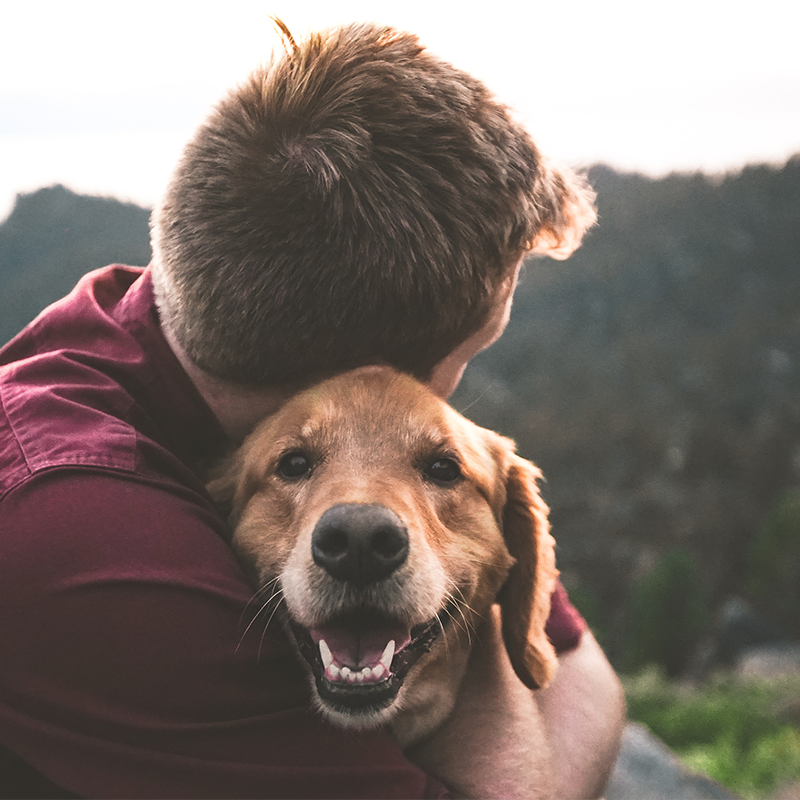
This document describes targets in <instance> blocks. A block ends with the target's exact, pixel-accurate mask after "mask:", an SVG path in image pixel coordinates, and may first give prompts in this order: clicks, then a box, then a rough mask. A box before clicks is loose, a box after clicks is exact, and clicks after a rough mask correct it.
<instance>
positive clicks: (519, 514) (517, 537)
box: [498, 454, 558, 689]
mask: <svg viewBox="0 0 800 800" xmlns="http://www.w3.org/2000/svg"><path fill="white" fill-rule="evenodd" d="M541 476H542V474H541V472H540V471H539V469H538V468H537V467H535V466H534V465H533V464H531V463H530V461H525V460H524V459H522V458H520V457H519V456H517V455H515V454H509V462H508V472H507V477H506V503H505V507H504V508H503V520H502V522H503V534H504V536H505V540H506V547H508V551H509V552H510V553H511V555H512V556H513V557H514V559H515V564H514V565H513V566H512V567H511V570H510V572H509V573H508V578H507V580H506V583H505V585H504V586H503V588H502V590H501V591H500V595H499V597H498V600H499V602H500V606H501V608H502V611H503V639H504V640H505V644H506V649H507V650H508V655H509V658H510V659H511V665H512V666H513V667H514V671H515V672H516V673H517V676H518V677H519V679H520V680H521V681H522V682H523V683H524V684H525V685H526V686H527V687H528V688H530V689H539V688H544V687H545V686H546V685H547V684H548V683H549V682H550V680H551V679H552V677H553V675H554V673H555V670H556V667H557V663H558V662H557V658H556V654H555V651H554V650H553V646H552V645H551V644H550V640H549V639H548V638H547V635H546V634H545V625H546V623H547V619H548V617H549V616H550V597H551V595H552V594H553V590H554V589H555V585H556V578H557V577H558V570H557V569H556V563H555V541H554V539H553V537H552V536H551V535H550V525H549V523H548V521H547V514H548V510H549V509H548V508H547V506H546V505H545V502H544V500H542V498H541V495H540V494H539V489H538V485H537V481H538V480H539V479H540V478H541Z"/></svg>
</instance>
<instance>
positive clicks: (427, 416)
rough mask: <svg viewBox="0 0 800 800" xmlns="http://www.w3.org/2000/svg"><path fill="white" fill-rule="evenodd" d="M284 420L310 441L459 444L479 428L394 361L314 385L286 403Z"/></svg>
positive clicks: (285, 428) (375, 445) (286, 426)
mask: <svg viewBox="0 0 800 800" xmlns="http://www.w3.org/2000/svg"><path fill="white" fill-rule="evenodd" d="M278 424H279V427H280V428H281V429H282V430H283V431H293V432H294V433H295V435H297V436H298V437H299V438H301V439H303V440H305V441H309V442H319V443H321V444H324V443H335V442H341V441H342V440H343V439H347V440H348V441H349V442H350V443H355V442H362V443H364V444H365V445H370V446H371V447H373V448H378V447H379V446H380V445H394V446H399V447H410V446H414V445H415V444H417V445H419V444H430V445H437V444H440V445H443V446H444V445H446V444H448V443H451V444H453V445H455V443H464V441H465V439H466V438H467V437H468V436H469V438H471V439H474V438H475V434H474V433H471V429H472V428H475V430H476V431H477V430H479V429H477V428H476V427H475V426H474V425H472V424H471V423H469V422H468V421H467V420H466V419H464V418H463V417H461V416H460V415H459V414H457V413H456V412H455V411H453V409H451V408H450V407H449V406H448V405H447V403H445V402H444V401H443V400H441V399H440V398H438V397H437V396H436V395H434V394H433V393H432V392H430V391H429V390H428V389H427V388H426V387H425V386H423V385H422V384H421V383H419V382H418V381H416V380H415V379H413V378H411V377H409V376H407V375H404V374H402V373H399V372H397V371H395V370H393V369H390V368H388V367H367V368H361V369H358V370H354V371H352V372H349V373H345V374H343V375H340V376H337V377H335V378H331V379H329V380H327V381H325V382H323V383H320V384H318V385H317V386H315V387H312V388H311V389H309V390H307V391H305V392H303V393H302V394H300V395H298V396H297V397H296V398H295V399H294V400H292V401H290V402H289V403H288V404H287V405H286V406H285V407H284V409H283V410H282V414H281V419H280V420H279V421H278Z"/></svg>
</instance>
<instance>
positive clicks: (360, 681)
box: [291, 504, 441, 715]
mask: <svg viewBox="0 0 800 800" xmlns="http://www.w3.org/2000/svg"><path fill="white" fill-rule="evenodd" d="M408 552H409V539H408V532H407V530H406V527H405V525H403V523H402V522H401V520H400V519H399V518H398V517H397V515H396V514H395V513H394V512H393V511H391V510H390V509H388V508H386V507H384V506H380V505H366V504H365V505H359V504H342V505H336V506H333V507H332V508H330V509H328V510H327V511H326V512H325V513H324V514H323V515H322V516H321V517H320V519H319V521H318V522H317V524H316V526H315V528H314V531H313V534H312V541H311V554H312V557H313V560H314V563H315V564H316V565H317V566H318V567H320V568H321V569H322V570H324V572H326V573H327V575H328V576H330V578H333V579H334V581H336V582H337V583H341V584H343V585H346V586H347V587H348V588H351V589H352V590H354V591H353V594H354V595H355V596H357V595H358V593H360V592H361V591H363V590H364V589H368V588H373V587H374V586H375V585H377V584H379V583H380V582H381V581H383V580H386V579H387V578H390V577H391V576H392V575H393V574H394V573H395V572H396V571H397V570H398V569H399V568H400V567H402V565H403V564H405V562H406V560H407V558H408ZM291 628H292V632H293V633H294V636H295V640H296V641H297V644H298V647H299V649H300V652H301V653H302V655H303V656H304V658H305V659H306V661H308V663H309V664H310V665H311V669H312V671H313V673H314V677H315V681H316V687H317V692H318V693H319V696H320V699H321V700H322V701H323V702H324V703H325V704H326V705H328V706H329V707H331V708H333V709H335V710H337V711H339V712H342V713H345V714H349V715H358V714H369V713H371V712H375V711H380V710H382V709H384V708H386V707H388V706H389V705H391V703H392V702H393V701H394V699H395V698H396V696H397V693H398V692H399V690H400V687H401V686H402V685H403V681H404V679H405V677H406V675H407V674H408V671H409V670H410V669H411V667H412V666H413V665H414V664H415V663H416V662H417V661H418V660H419V659H420V657H421V656H422V655H424V654H425V653H426V652H428V651H429V650H430V648H431V645H432V643H433V641H434V639H435V638H436V636H437V635H438V633H439V631H440V629H441V624H440V622H439V619H438V618H434V619H433V620H430V621H429V622H426V623H424V624H422V625H417V626H414V627H413V628H409V627H408V625H406V624H404V623H402V622H399V621H398V620H396V619H391V618H388V617H387V616H386V615H385V614H384V613H381V612H379V611H377V610H375V609H373V608H370V607H369V605H367V604H364V605H362V606H358V607H356V608H355V610H349V611H347V612H345V613H338V614H334V615H333V616H332V617H331V618H330V619H328V620H326V621H325V622H324V623H322V624H320V625H317V626H315V627H312V628H305V627H303V626H301V625H299V624H297V623H296V622H294V621H292V622H291Z"/></svg>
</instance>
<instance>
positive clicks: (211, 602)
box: [0, 469, 443, 798]
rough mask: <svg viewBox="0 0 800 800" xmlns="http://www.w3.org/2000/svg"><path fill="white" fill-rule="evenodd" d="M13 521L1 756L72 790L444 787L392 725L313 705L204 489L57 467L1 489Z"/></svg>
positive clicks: (285, 791)
mask: <svg viewBox="0 0 800 800" xmlns="http://www.w3.org/2000/svg"><path fill="white" fill-rule="evenodd" d="M0 531H2V536H0V606H2V608H3V609H4V613H3V614H0V652H2V658H0V748H2V747H6V748H7V749H8V750H9V751H11V752H13V753H14V754H16V756H17V757H18V759H19V761H20V762H24V764H26V765H28V766H30V767H31V768H33V769H35V770H36V771H37V772H39V773H40V774H41V775H42V776H45V777H46V778H47V779H48V780H50V781H51V782H52V783H54V784H55V785H56V786H58V787H61V788H62V789H63V790H64V794H71V795H77V796H79V797H114V796H128V797H297V796H301V797H333V796H337V797H368V798H374V797H405V798H408V797H430V796H439V795H440V793H441V790H442V788H443V787H441V785H439V784H436V783H435V782H434V781H433V780H431V779H429V778H428V776H427V775H425V774H424V773H423V772H422V771H421V770H420V769H419V768H417V767H415V766H413V765H412V764H410V763H409V762H408V761H407V760H406V759H405V757H404V756H403V753H402V752H401V750H400V748H399V746H398V745H397V744H396V742H394V740H393V739H392V738H391V737H390V736H389V735H388V733H385V732H382V731H374V730H370V731H364V732H346V733H343V732H341V731H336V730H333V729H332V728H331V727H330V726H329V725H328V723H326V722H325V721H324V720H323V719H322V717H321V716H320V715H319V714H317V713H315V712H314V711H313V710H312V709H311V707H310V699H309V686H308V681H307V679H306V676H305V674H304V673H303V671H302V669H301V668H300V665H299V663H298V661H297V657H296V656H295V654H294V652H293V651H292V649H291V647H290V645H289V642H288V640H286V638H285V637H284V635H283V633H282V631H281V629H280V626H277V625H275V624H274V623H273V624H272V625H270V626H269V627H267V628H266V630H265V626H266V624H267V618H268V617H267V615H266V614H261V615H260V616H259V618H258V620H257V621H256V622H255V624H254V625H253V626H252V627H251V628H250V629H249V631H247V634H246V635H245V629H246V628H247V621H248V619H249V618H250V617H249V616H248V613H249V612H248V613H245V611H246V607H247V605H248V601H249V600H250V599H251V594H252V593H251V591H250V589H249V588H248V586H247V584H246V583H245V580H244V576H243V574H242V572H241V570H240V568H239V566H238V564H237V563H236V561H235V559H234V556H233V553H232V552H231V550H230V549H229V548H228V547H227V545H226V544H225V541H224V539H223V534H224V530H223V523H222V520H221V519H219V518H218V517H217V516H216V515H215V514H214V512H213V509H212V508H211V506H210V503H208V502H205V503H204V502H203V500H202V498H200V497H199V496H196V495H193V494H192V492H190V491H189V490H187V489H184V488H182V487H179V486H173V487H171V486H170V485H169V484H167V483H165V482H160V483H155V482H153V481H147V480H144V479H136V478H135V477H133V476H130V475H127V474H125V473H120V472H113V473H112V472H104V471H100V470H94V469H53V470H49V471H46V472H43V473H40V474H39V475H37V476H34V477H33V478H32V479H30V480H29V481H27V482H26V483H25V484H23V485H21V486H19V487H17V488H15V489H14V490H12V491H11V492H9V494H8V495H6V496H5V497H4V498H3V499H2V502H0ZM252 613H255V610H253V612H252ZM5 763H8V759H5ZM28 773H29V774H30V770H28ZM4 781H6V782H7V781H8V776H6V775H5V774H4V775H2V776H0V794H2V790H3V785H4V783H3V782H4ZM31 796H32V795H31ZM48 796H50V795H48Z"/></svg>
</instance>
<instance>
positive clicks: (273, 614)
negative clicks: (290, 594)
mask: <svg viewBox="0 0 800 800" xmlns="http://www.w3.org/2000/svg"><path fill="white" fill-rule="evenodd" d="M282 593H283V589H280V590H279V591H278V592H276V593H275V594H274V595H272V598H270V599H271V600H272V599H274V598H275V597H277V596H278V594H282ZM280 606H281V604H280V602H278V603H275V608H273V609H272V613H271V614H270V615H269V619H268V620H267V624H266V625H265V626H264V630H263V631H262V633H261V641H260V642H259V643H258V655H257V657H256V663H259V662H260V661H261V648H262V647H263V646H264V637H265V636H266V635H267V630H268V629H269V626H270V624H271V623H272V620H273V618H274V617H275V614H276V613H277V612H278V609H279V608H280Z"/></svg>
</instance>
